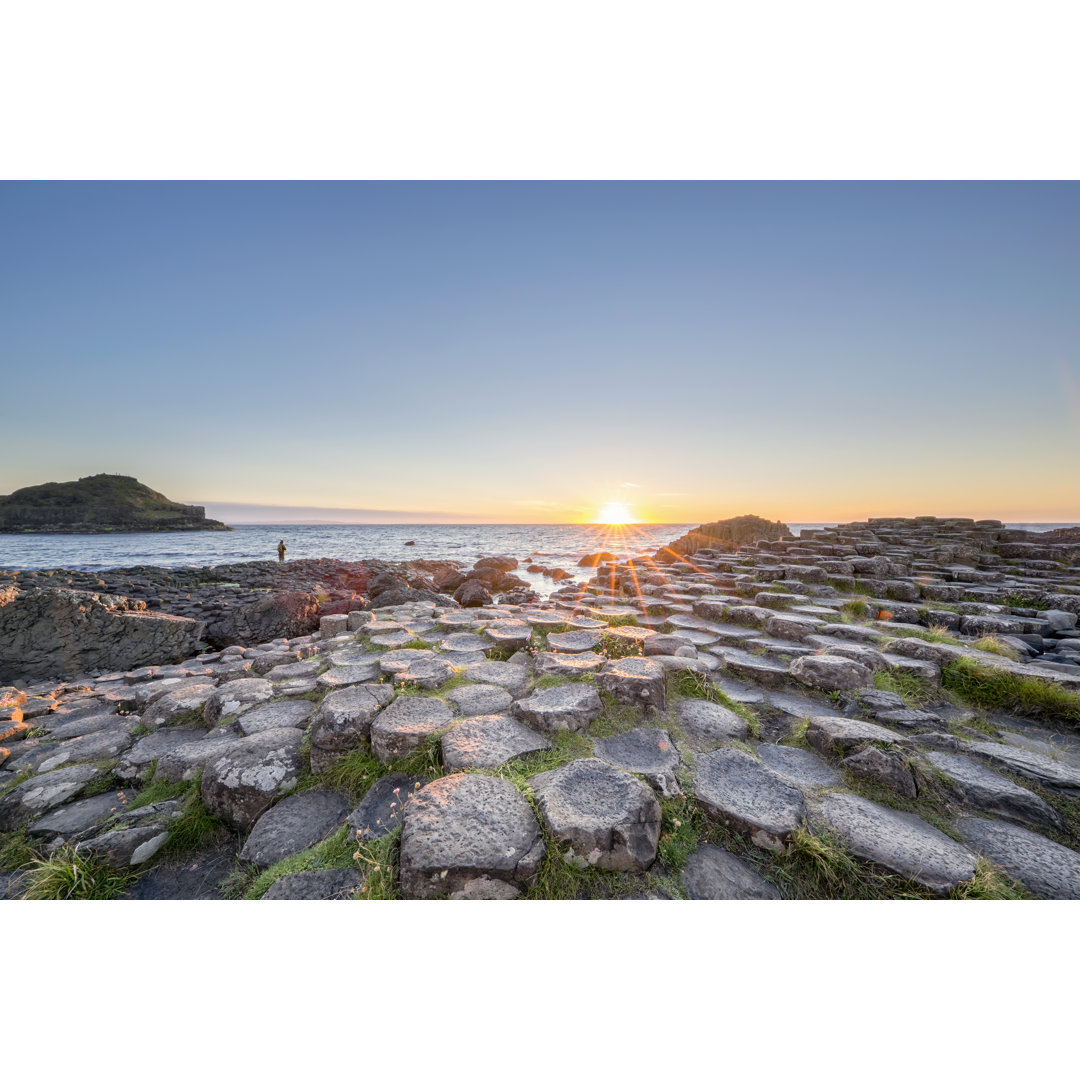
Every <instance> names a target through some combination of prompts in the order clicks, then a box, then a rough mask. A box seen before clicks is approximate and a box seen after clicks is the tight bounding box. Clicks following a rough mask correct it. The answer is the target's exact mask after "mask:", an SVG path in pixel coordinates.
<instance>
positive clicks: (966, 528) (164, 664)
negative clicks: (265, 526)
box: [0, 518, 1080, 899]
mask: <svg viewBox="0 0 1080 1080" xmlns="http://www.w3.org/2000/svg"><path fill="white" fill-rule="evenodd" d="M740 520H744V519H740ZM718 524H722V523H718ZM739 528H740V529H742V528H743V526H741V525H740V526H739ZM781 528H782V527H781ZM710 530H711V531H710ZM1074 533H1075V530H1072V531H1070V530H1064V531H1062V532H1061V533H1060V534H1053V535H1048V534H1034V533H1023V532H1022V531H1020V530H1015V529H1009V528H1006V527H1004V526H1002V525H1001V523H1000V522H990V521H985V522H974V521H971V520H969V519H959V518H956V519H935V518H914V519H873V520H871V521H869V522H862V523H854V524H851V525H846V526H839V527H837V528H834V529H825V530H818V531H816V532H814V533H812V534H810V535H807V534H806V533H804V534H803V535H802V536H801V537H799V538H793V537H790V536H784V535H783V533H782V532H781V533H779V535H776V534H774V535H773V536H771V537H770V538H766V539H758V540H747V539H745V536H744V534H739V535H735V534H734V533H732V534H725V533H724V532H723V530H722V529H720V530H717V529H716V528H712V527H702V529H699V530H695V531H694V534H691V536H690V537H689V538H684V541H686V542H679V541H676V542H675V543H673V544H671V545H670V547H668V548H663V549H661V550H659V551H658V552H657V553H656V554H655V555H654V556H652V557H646V558H641V559H634V560H628V561H622V562H620V561H616V560H612V559H606V558H603V557H597V558H596V559H595V574H594V576H593V577H592V579H591V580H590V581H588V582H587V583H585V584H573V585H566V586H565V587H563V588H561V589H559V590H558V591H556V592H555V593H553V594H552V596H551V597H549V598H547V599H545V600H543V601H541V600H540V599H539V598H537V597H536V596H535V594H530V592H529V590H528V589H527V585H526V583H525V582H524V581H523V580H521V579H517V578H516V575H514V573H513V571H514V570H515V569H518V568H517V567H516V565H515V566H511V565H510V564H511V563H513V562H514V560H512V559H485V560H481V561H480V562H479V563H477V564H476V566H474V567H472V568H469V569H465V568H462V567H460V566H457V565H455V564H453V563H445V562H439V563H413V564H375V563H370V562H369V563H357V564H341V563H333V561H332V560H311V561H310V562H307V563H291V564H290V563H286V564H282V565H278V564H268V563H247V564H238V565H237V566H231V567H218V568H215V570H213V571H211V572H208V571H205V570H200V571H180V572H178V571H163V570H160V569H158V568H147V567H139V568H132V569H129V570H124V571H113V572H110V573H109V574H103V575H101V576H92V580H91V576H89V575H79V574H70V573H68V572H64V571H39V572H31V573H19V574H8V575H6V578H5V580H4V581H0V588H3V589H5V590H6V595H7V598H8V602H7V603H6V605H5V606H3V607H0V618H3V617H4V616H3V613H4V612H5V611H8V610H9V609H12V608H13V607H14V606H15V605H17V604H21V605H22V606H23V607H24V608H25V609H26V610H30V609H31V608H34V606H35V605H36V609H35V610H38V619H39V623H40V622H41V620H42V619H44V618H45V617H44V616H43V615H41V611H43V610H44V609H45V607H46V606H48V605H55V604H58V603H64V602H65V601H63V598H62V597H59V598H58V594H67V595H68V597H69V600H68V601H66V602H68V603H70V602H71V601H70V596H71V595H74V596H75V597H76V598H77V599H76V601H75V603H76V604H77V605H81V606H80V610H81V611H83V613H84V615H85V617H86V619H88V620H91V622H93V620H98V621H97V622H93V626H94V627H95V629H94V634H95V635H97V636H98V637H105V636H108V634H110V633H112V631H111V630H109V629H108V628H109V627H114V626H120V627H122V628H123V630H124V633H119V631H117V635H118V636H117V644H116V647H117V648H118V649H119V648H120V647H121V646H120V644H119V642H120V640H121V639H122V638H124V637H125V635H126V636H127V637H132V636H134V637H140V636H145V635H146V634H147V633H149V631H147V630H146V629H145V626H144V624H146V625H149V624H151V623H158V624H159V628H158V631H157V632H158V633H159V634H162V633H164V631H162V630H161V629H160V627H162V626H164V625H165V622H167V623H169V625H170V626H171V627H173V631H175V633H176V634H177V635H179V634H180V631H181V629H182V630H183V632H184V633H185V634H186V635H187V637H186V638H184V639H183V640H184V644H183V648H187V649H189V650H190V653H189V655H187V656H181V655H180V654H181V652H182V651H183V648H181V647H180V644H179V638H177V639H176V640H173V641H171V642H170V644H171V645H174V646H176V649H175V650H174V652H173V653H172V654H171V656H172V659H169V660H159V661H157V662H153V663H145V664H142V665H141V666H134V665H129V666H127V668H126V669H125V670H111V671H106V672H103V673H96V669H93V670H91V669H88V673H87V674H85V675H82V676H67V677H55V676H54V677H48V678H46V677H39V676H33V675H31V676H29V677H28V676H27V674H26V673H25V672H23V673H22V675H21V676H20V677H16V676H14V675H12V674H11V672H12V671H13V669H12V668H10V667H9V668H7V669H5V670H7V671H8V674H7V675H5V676H4V678H5V679H6V680H7V681H9V682H12V683H13V685H11V686H9V687H7V688H6V689H0V709H2V711H0V758H2V759H3V764H2V769H0V872H2V874H3V877H2V879H0V880H2V889H3V890H4V891H6V892H7V894H8V895H9V896H11V897H17V896H26V897H30V898H33V897H51V896H61V895H70V896H80V895H90V896H102V897H104V896H124V897H128V898H170V897H171V898H180V897H191V898H195V897H207V898H209V897H213V898H223V897H225V898H232V897H237V898H238V897H249V898H253V899H254V898H266V899H275V898H313V899H328V898H346V897H351V898H367V899H378V898H435V897H456V898H512V897H527V898H573V897H580V898H615V897H627V898H633V897H637V898H650V899H672V898H693V899H720V898H744V899H747V898H754V899H799V898H860V897H861V898H899V897H905V898H915V897H918V898H932V897H951V898H979V897H995V898H996V897H1000V898H1010V897H1036V898H1080V730H1078V729H1080V629H1078V628H1077V616H1078V614H1080V536H1076V535H1074ZM708 538H711V541H709V542H706V541H708ZM710 542H711V544H712V546H710ZM331 563H333V565H331ZM208 573H209V575H210V576H207V577H206V578H205V579H204V580H197V579H199V577H200V575H206V574H208ZM511 578H515V579H516V580H514V581H511V580H510V579H511ZM89 590H92V591H96V592H97V594H98V599H97V600H95V601H89V600H87V599H85V598H86V597H88V596H90V595H92V592H91V591H89ZM485 593H486V596H485V595H484V594H485ZM286 598H297V599H294V600H292V601H289V602H288V603H286ZM495 601H497V602H495ZM290 604H292V606H291V607H290ZM95 605H96V606H95ZM259 605H263V608H262V609H259ZM99 608H100V609H101V610H100V611H99ZM49 610H50V611H52V612H53V614H52V615H51V616H49V617H51V618H53V622H54V624H55V623H56V622H57V620H58V617H57V616H56V614H55V611H53V609H52V608H49ZM65 610H67V609H65ZM258 610H262V611H263V613H264V614H263V617H256V615H257V611H258ZM240 612H243V613H244V615H243V616H242V617H238V616H239V613H240ZM270 613H272V615H271V614H270ZM272 619H280V620H286V621H287V620H288V619H292V623H291V624H290V625H292V626H294V627H298V628H300V629H302V632H297V633H288V634H286V633H276V634H272V635H267V636H266V637H264V638H263V639H262V640H255V638H254V637H252V635H256V636H257V635H258V634H259V633H261V632H262V631H263V630H264V629H265V628H266V627H267V626H269V625H270V623H271V621H272ZM110 620H113V621H111V622H110ZM117 620H118V621H117ZM139 620H142V622H140V621H139ZM163 620H164V622H163ZM178 624H179V625H178ZM284 624H285V623H279V624H278V625H284ZM132 626H137V630H135V631H133V630H131V629H130V628H131V627H132ZM196 627H201V630H200V631H199V633H197V634H195V633H194V629H195V628H196ZM173 631H170V633H172V632H173ZM230 635H234V636H236V640H230ZM245 635H246V637H245ZM165 636H166V637H168V634H165ZM99 645H100V643H99ZM195 650H200V651H195ZM72 655H74V653H72ZM104 655H105V654H104V653H99V659H100V657H101V656H104ZM69 660H70V662H71V663H75V662H76V660H74V659H71V658H70V657H69ZM16 683H17V685H15V684H16ZM72 867H77V868H78V873H77V874H73V873H72ZM88 883H89V884H88Z"/></svg>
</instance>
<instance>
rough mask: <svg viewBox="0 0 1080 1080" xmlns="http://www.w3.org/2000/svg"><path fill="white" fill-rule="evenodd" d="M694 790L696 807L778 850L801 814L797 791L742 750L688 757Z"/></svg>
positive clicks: (798, 820)
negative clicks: (689, 758) (692, 760)
mask: <svg viewBox="0 0 1080 1080" xmlns="http://www.w3.org/2000/svg"><path fill="white" fill-rule="evenodd" d="M694 766H695V768H696V770H697V776H696V777H695V779H694V795H695V796H696V798H697V801H698V802H699V803H700V804H701V807H702V809H703V810H704V811H705V812H706V813H707V814H708V815H709V816H710V817H714V818H717V819H718V820H720V821H726V822H728V823H729V824H731V825H733V826H735V827H736V828H737V829H741V830H742V831H744V832H746V833H749V835H750V840H751V841H752V842H753V843H754V844H756V845H757V846H758V847H762V848H767V849H769V850H772V851H780V850H783V848H784V846H785V844H786V843H787V840H788V838H789V837H790V836H791V833H792V831H793V830H795V829H797V828H798V827H799V825H800V824H801V823H802V820H803V818H804V817H805V815H806V804H805V802H804V801H803V796H802V792H801V791H800V790H799V789H798V788H797V787H794V786H793V785H792V784H789V783H787V781H785V780H782V779H781V778H780V777H779V776H778V775H777V774H776V773H774V772H773V771H772V770H771V769H769V768H767V767H766V766H765V765H763V764H762V763H761V762H760V761H758V760H757V758H755V757H751V755H750V754H747V753H745V752H744V751H742V750H736V749H728V750H714V751H713V752H712V753H711V754H698V755H697V757H696V758H695V759H694Z"/></svg>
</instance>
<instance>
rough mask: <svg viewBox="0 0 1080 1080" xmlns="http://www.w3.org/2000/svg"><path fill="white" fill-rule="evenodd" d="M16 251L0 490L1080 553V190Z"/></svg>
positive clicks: (757, 193)
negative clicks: (860, 526)
mask: <svg viewBox="0 0 1080 1080" xmlns="http://www.w3.org/2000/svg"><path fill="white" fill-rule="evenodd" d="M0 237H2V240H0V315H2V318H0V358H2V365H3V376H4V377H3V398H4V400H5V409H4V413H5V416H6V417H7V423H8V429H7V430H8V432H9V438H8V439H7V440H6V442H5V448H4V450H3V451H2V452H0V491H11V490H13V489H14V488H16V487H20V486H23V485H25V484H30V483H39V482H42V481H45V480H64V479H73V478H75V477H77V476H82V475H87V474H89V473H94V472H103V471H104V472H122V473H130V474H133V475H135V476H137V477H139V479H141V480H143V481H144V482H145V483H148V484H150V485H151V486H152V487H155V488H157V489H159V490H162V491H164V492H165V493H166V494H168V495H170V496H171V497H173V498H178V499H181V500H184V501H197V502H203V503H207V504H210V505H211V507H212V508H213V507H214V506H215V504H225V503H228V504H234V503H252V504H264V505H271V506H302V507H323V508H327V507H328V508H338V507H340V508H361V509H370V510H373V511H381V512H382V513H381V515H380V516H381V517H382V518H383V519H384V520H386V519H387V518H389V519H390V520H393V519H395V518H396V517H397V516H398V515H400V517H401V518H402V519H403V518H404V517H405V515H406V514H407V513H408V514H409V515H410V516H413V515H415V514H419V515H420V516H421V517H423V516H425V515H430V517H431V519H433V520H434V519H442V520H445V519H446V518H456V519H459V520H487V521H496V520H499V521H543V520H548V521H568V520H582V519H584V518H587V517H589V516H591V515H592V514H594V512H595V509H596V507H598V506H599V505H600V504H602V503H606V502H610V501H623V502H626V503H629V504H631V507H632V509H633V512H634V513H635V514H636V515H637V516H638V517H643V518H647V519H650V520H670V521H695V520H699V519H711V518H715V517H722V516H727V515H729V514H734V513H744V512H756V513H761V514H765V515H766V516H770V517H781V518H785V519H787V520H793V521H808V520H832V519H847V518H854V517H865V516H866V515H868V514H877V513H957V514H961V513H964V514H974V515H977V516H996V517H1004V518H1006V519H1013V520H1019V519H1025V520H1077V519H1080V469H1078V467H1077V462H1078V461H1080V395H1078V391H1077V384H1078V383H1080V344H1078V343H1080V333H1078V331H1080V303H1078V297H1080V287H1078V286H1080V186H1078V185H1077V184H1075V183H1045V184H1030V183H1017V184H1008V183H951V184H950V183H927V184H882V183H876V184H875V183H867V184H861V183H760V184H755V183H728V182H721V183H707V184H704V183H629V182H618V183H565V184H563V183H559V184H555V183H536V184H527V183H509V184H495V183H402V184H388V183H327V184H309V183H297V184H288V183H262V182H260V183H206V184H198V183H195V184H193V183H176V184H166V183H115V184H111V183H110V184H102V183H60V184H53V183H48V184H46V183H38V184H24V183H4V184H0ZM224 512H225V513H226V515H227V519H229V518H230V517H231V518H232V519H233V520H240V519H241V517H242V516H243V514H242V513H240V512H238V511H236V510H229V511H224ZM261 513H262V517H263V518H264V519H265V518H267V517H274V516H275V515H274V513H273V512H272V511H267V512H261ZM318 516H320V517H326V516H327V515H326V514H325V513H320V514H319V515H318Z"/></svg>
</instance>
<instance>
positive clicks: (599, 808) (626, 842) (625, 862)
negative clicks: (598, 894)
mask: <svg viewBox="0 0 1080 1080" xmlns="http://www.w3.org/2000/svg"><path fill="white" fill-rule="evenodd" d="M529 786H530V787H531V788H532V790H533V793H534V794H535V796H536V808H537V810H538V811H539V813H540V815H541V817H542V818H543V819H544V822H545V824H546V825H547V827H548V828H549V829H550V830H551V832H552V834H553V835H554V836H555V837H556V838H557V839H559V840H561V841H564V842H567V843H569V845H570V848H571V850H572V851H573V853H574V855H576V856H577V861H579V862H580V864H581V865H587V866H598V867H600V868H602V869H605V870H629V871H640V870H646V869H648V867H649V866H651V865H652V863H653V862H654V861H655V859H656V849H657V844H658V842H659V839H660V804H659V802H658V801H657V799H656V796H655V795H654V794H653V791H652V789H651V788H650V787H649V785H648V784H645V783H643V782H642V781H641V780H638V779H637V778H636V777H633V776H630V775H628V774H627V773H625V772H622V771H621V770H620V769H616V768H614V767H613V766H611V765H609V764H608V763H607V762H605V761H601V760H600V759H599V758H581V759H579V760H577V761H572V762H570V764H569V765H564V766H562V768H559V769H554V770H552V771H551V772H545V773H539V774H538V775H536V776H534V777H532V779H531V780H530V781H529Z"/></svg>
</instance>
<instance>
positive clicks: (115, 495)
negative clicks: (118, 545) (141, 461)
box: [0, 473, 229, 533]
mask: <svg viewBox="0 0 1080 1080" xmlns="http://www.w3.org/2000/svg"><path fill="white" fill-rule="evenodd" d="M228 528H229V526H228V525H225V524H223V523H222V522H220V521H214V520H213V519H212V518H208V517H207V516H206V509H205V507H202V506H187V505H185V504H184V503H178V502H173V501H172V500H171V499H167V498H166V497H165V496H164V495H162V494H161V492H159V491H154V490H153V489H152V488H148V487H147V486H146V485H145V484H140V483H139V481H138V480H136V479H135V477H133V476H114V475H111V474H109V473H98V474H97V475H96V476H84V477H82V478H81V479H79V480H70V481H67V482H66V483H50V484H37V485H36V486H34V487H25V488H19V490H18V491H15V492H12V494H10V495H0V533H111V532H194V531H200V530H215V531H220V530H223V529H228Z"/></svg>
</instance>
